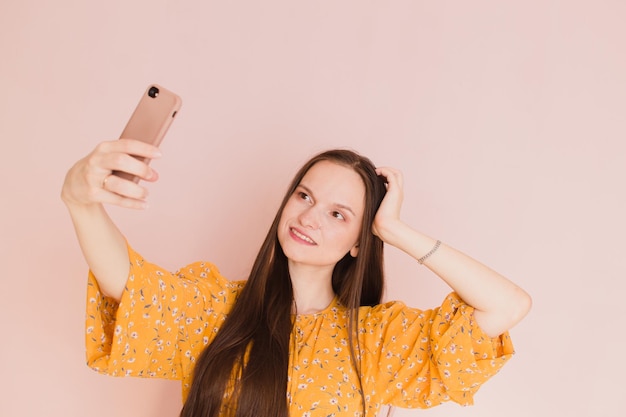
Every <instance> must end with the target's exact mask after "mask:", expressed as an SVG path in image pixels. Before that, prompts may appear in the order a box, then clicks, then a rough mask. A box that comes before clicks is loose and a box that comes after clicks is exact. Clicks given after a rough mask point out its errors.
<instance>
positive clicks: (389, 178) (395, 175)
mask: <svg viewBox="0 0 626 417" xmlns="http://www.w3.org/2000/svg"><path fill="white" fill-rule="evenodd" d="M376 173H377V174H378V175H380V176H382V177H385V179H386V182H387V186H388V187H394V188H395V185H397V186H398V187H400V188H402V183H403V178H402V172H401V171H400V170H398V169H395V168H391V167H379V168H376Z"/></svg>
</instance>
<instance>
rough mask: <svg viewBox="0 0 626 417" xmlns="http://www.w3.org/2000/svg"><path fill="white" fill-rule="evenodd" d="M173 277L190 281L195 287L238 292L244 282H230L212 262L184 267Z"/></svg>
mask: <svg viewBox="0 0 626 417" xmlns="http://www.w3.org/2000/svg"><path fill="white" fill-rule="evenodd" d="M175 275H176V276H177V277H178V278H179V279H182V280H187V281H190V282H192V283H194V284H196V285H201V286H208V287H219V288H221V289H223V290H228V291H235V292H238V291H240V290H241V289H242V288H243V287H244V285H245V284H246V281H231V280H229V279H228V278H226V277H225V276H224V275H222V273H221V272H220V270H219V268H218V267H217V266H216V265H215V264H214V263H212V262H208V261H196V262H193V263H190V264H189V265H186V266H184V267H182V268H180V269H178V270H177V271H176V272H175Z"/></svg>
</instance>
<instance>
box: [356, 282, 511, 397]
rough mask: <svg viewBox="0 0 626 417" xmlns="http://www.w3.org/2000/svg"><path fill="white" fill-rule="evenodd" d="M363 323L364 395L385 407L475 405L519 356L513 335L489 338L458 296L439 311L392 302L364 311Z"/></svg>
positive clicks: (361, 323) (446, 302) (449, 299)
mask: <svg viewBox="0 0 626 417" xmlns="http://www.w3.org/2000/svg"><path fill="white" fill-rule="evenodd" d="M363 313H366V314H363ZM359 320H360V333H361V335H360V341H361V343H362V346H361V350H362V373H363V381H364V382H363V384H364V389H365V393H366V395H370V396H371V397H372V399H373V400H375V401H376V402H378V403H380V404H386V405H393V406H398V407H403V408H427V407H432V406H435V405H438V404H440V403H442V402H445V401H454V402H456V403H459V404H461V405H471V404H473V396H474V394H475V393H476V391H478V389H479V388H480V386H481V385H482V384H483V383H484V382H485V381H487V380H488V379H489V378H490V377H492V376H493V375H495V374H496V373H497V372H498V371H499V370H500V369H501V368H502V366H503V365H504V364H505V363H506V362H507V361H508V360H509V359H510V357H511V356H512V355H513V353H514V351H513V345H512V343H511V339H510V337H509V334H508V333H504V334H502V335H500V336H499V337H496V338H490V337H489V336H487V335H485V334H484V333H483V331H482V330H481V329H480V327H479V326H478V325H477V324H476V321H475V320H474V309H473V308H472V307H470V306H469V305H467V304H465V303H464V302H463V301H462V300H461V298H460V297H459V296H458V295H457V294H456V293H452V294H450V295H449V296H448V297H447V298H446V299H445V301H444V302H443V304H442V305H441V307H439V308H437V309H433V310H427V311H420V310H416V309H411V308H408V307H406V306H405V305H404V304H402V303H398V302H392V303H387V304H383V305H380V306H377V307H374V308H372V309H370V310H366V311H363V312H362V313H361V314H360V319H359Z"/></svg>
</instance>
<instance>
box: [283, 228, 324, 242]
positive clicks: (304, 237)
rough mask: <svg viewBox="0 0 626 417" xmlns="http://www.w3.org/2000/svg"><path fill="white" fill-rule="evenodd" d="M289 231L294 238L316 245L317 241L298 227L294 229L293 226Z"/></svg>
mask: <svg viewBox="0 0 626 417" xmlns="http://www.w3.org/2000/svg"><path fill="white" fill-rule="evenodd" d="M289 232H290V233H291V236H293V237H294V238H296V239H298V240H300V241H303V242H305V243H308V244H309V245H317V243H316V242H315V241H314V240H313V239H311V238H310V237H308V236H307V235H305V234H304V233H302V232H300V231H299V230H298V229H294V228H293V227H292V228H290V229H289Z"/></svg>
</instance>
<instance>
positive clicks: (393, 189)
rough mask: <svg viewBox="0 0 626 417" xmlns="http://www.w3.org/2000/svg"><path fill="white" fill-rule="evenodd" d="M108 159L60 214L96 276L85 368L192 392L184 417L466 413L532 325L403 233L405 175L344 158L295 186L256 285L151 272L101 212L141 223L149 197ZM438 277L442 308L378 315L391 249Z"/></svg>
mask: <svg viewBox="0 0 626 417" xmlns="http://www.w3.org/2000/svg"><path fill="white" fill-rule="evenodd" d="M130 155H136V156H140V157H145V158H148V159H152V158H157V157H159V156H160V152H159V150H158V149H157V148H156V147H153V146H151V145H148V144H146V143H143V142H140V141H136V140H131V139H122V140H114V141H109V142H103V143H101V144H99V145H98V146H97V147H96V148H95V150H94V151H93V152H91V153H90V154H89V155H87V156H86V157H85V158H83V159H81V160H80V161H78V162H77V163H76V164H75V165H74V166H73V167H72V168H71V169H70V170H69V172H68V174H67V177H66V179H65V183H64V185H63V190H62V198H63V201H64V202H65V204H66V205H67V207H68V209H69V212H70V215H71V218H72V220H73V223H74V226H75V229H76V233H77V236H78V240H79V242H80V246H81V248H82V251H83V254H84V257H85V259H86V261H87V264H88V266H89V269H90V273H89V281H88V303H87V309H88V312H87V330H86V331H87V351H88V352H87V354H88V363H89V366H91V367H92V368H93V369H95V370H97V371H99V372H101V373H105V374H108V375H117V376H120V375H127V376H136V377H155V378H168V379H179V380H181V381H182V389H183V400H184V405H183V408H182V411H181V416H184V417H191V416H194V417H196V416H257V417H260V416H263V417H265V416H267V417H269V416H283V417H286V416H291V417H295V416H328V415H334V416H351V417H353V416H368V417H369V416H375V415H376V414H377V413H378V411H379V409H380V407H381V406H383V405H391V406H398V407H405V408H425V407H432V406H435V405H437V404H440V403H442V402H444V401H455V402H457V403H460V404H464V405H465V404H471V403H472V402H473V395H474V393H475V392H476V391H477V390H478V388H479V387H480V385H481V384H482V383H483V382H485V381H486V380H487V379H489V378H490V377H491V376H492V375H494V374H495V373H496V372H498V370H499V369H500V368H501V367H502V366H503V365H504V363H505V362H506V361H507V360H508V359H509V358H510V356H511V355H512V354H513V346H512V343H511V340H510V338H509V335H508V330H509V329H510V328H511V327H513V326H514V325H515V324H516V323H517V322H519V321H520V320H521V319H522V318H523V317H524V316H525V315H526V314H527V312H528V311H529V309H530V306H531V299H530V297H529V295H528V294H527V293H526V292H525V291H524V290H522V289H521V288H520V287H518V286H517V285H515V284H514V283H512V282H511V281H510V280H508V279H506V278H505V277H503V276H502V275H500V274H498V273H497V272H495V271H493V270H491V269H490V268H488V267H486V266H485V265H483V264H481V263H479V262H477V261H476V260H474V259H472V258H470V257H468V256H466V255H464V254H463V253H461V252H459V251H457V250H455V249H453V248H451V247H449V246H448V245H446V244H445V243H442V242H440V241H439V240H436V239H432V238H430V237H428V236H426V235H424V234H422V233H420V232H419V231H417V230H414V229H413V228H412V227H410V226H409V225H407V224H406V223H404V222H403V221H402V219H401V218H400V209H401V205H402V200H403V185H402V175H401V173H400V172H399V171H398V170H396V169H393V168H388V167H378V168H376V167H375V166H374V165H373V164H372V163H371V162H370V161H369V159H367V158H365V157H363V156H360V155H358V154H357V153H355V152H352V151H347V150H330V151H327V152H323V153H321V154H319V155H316V156H314V157H313V158H311V159H310V160H309V161H308V162H307V163H306V164H305V165H304V166H303V167H302V168H301V169H300V170H299V171H298V172H297V173H296V175H295V177H294V178H293V181H292V183H291V185H290V186H289V188H288V190H287V192H286V194H285V197H284V199H283V201H282V203H281V205H280V208H279V209H278V212H277V213H276V217H275V218H274V221H273V222H272V224H271V225H270V227H269V231H268V233H267V236H266V237H265V240H264V242H263V244H262V245H261V248H260V250H259V253H258V255H257V257H256V260H255V262H254V264H253V266H252V269H251V271H250V274H249V276H248V279H247V280H245V281H230V280H228V279H226V278H225V277H223V276H222V275H221V274H220V272H219V270H218V268H217V267H216V266H215V265H213V264H211V263H209V262H196V263H193V264H191V265H188V266H186V267H184V268H181V269H180V270H179V271H177V272H175V273H170V272H167V271H165V270H163V269H162V268H159V267H158V266H157V265H155V264H152V263H149V262H147V261H145V260H144V259H143V258H142V257H141V255H139V254H138V253H137V252H136V251H135V250H134V249H133V248H132V247H131V246H130V245H129V244H128V242H127V241H126V239H125V237H124V235H123V234H122V232H120V230H119V229H118V228H117V227H116V226H115V224H114V223H113V221H112V220H111V218H110V217H109V216H108V215H107V213H106V210H105V208H104V206H103V204H112V205H117V206H121V207H127V208H134V209H141V208H144V207H145V206H146V201H145V198H146V195H147V194H146V189H145V188H144V187H143V186H142V185H141V183H135V182H133V181H129V180H127V179H123V178H121V177H120V176H118V175H115V174H114V172H118V171H120V172H126V173H128V174H132V175H136V176H138V177H140V178H141V179H142V180H144V181H148V182H154V181H156V180H157V179H158V175H157V173H156V171H154V169H152V168H151V167H150V166H148V165H147V164H146V163H144V162H141V161H140V160H138V159H136V158H134V157H132V156H130ZM384 244H387V245H392V246H395V247H396V248H398V249H400V250H402V251H404V252H405V253H406V254H408V255H409V256H411V257H413V258H414V259H415V261H416V263H417V264H418V265H423V266H425V267H427V268H429V269H430V270H431V271H432V272H433V273H434V274H436V275H437V276H438V277H439V278H441V279H442V280H443V281H445V283H446V284H448V285H449V286H450V287H451V289H452V292H451V294H450V295H449V296H448V297H446V299H445V300H444V301H443V303H442V304H441V306H440V307H438V308H435V309H431V310H419V309H415V308H409V307H407V306H405V305H404V304H403V303H402V302H397V301H395V302H386V303H382V301H381V297H382V293H383V288H384V274H383V246H384Z"/></svg>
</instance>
